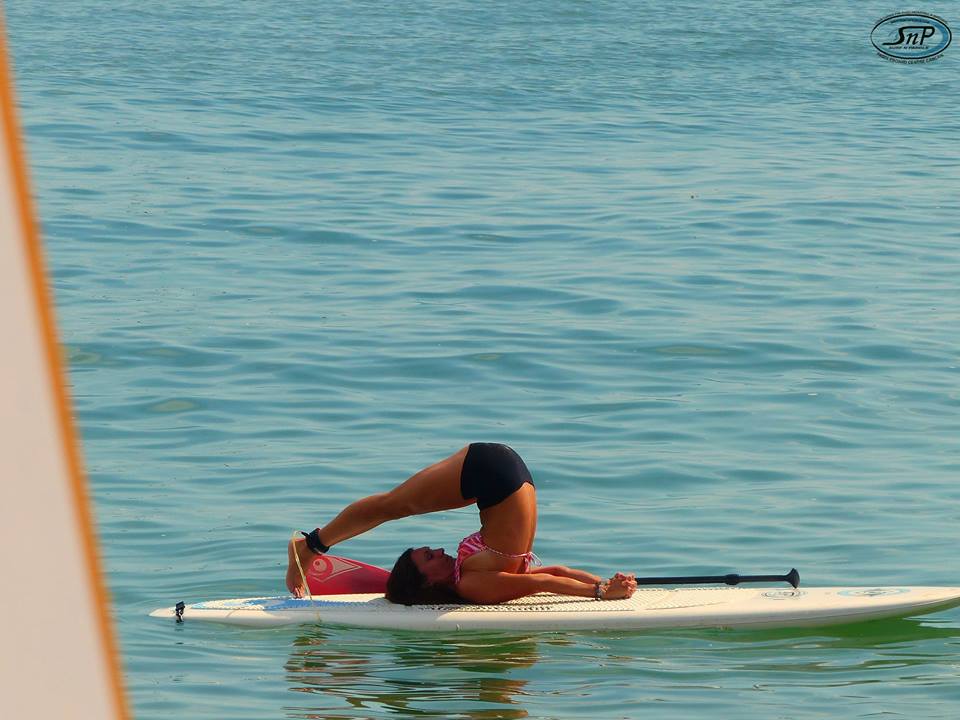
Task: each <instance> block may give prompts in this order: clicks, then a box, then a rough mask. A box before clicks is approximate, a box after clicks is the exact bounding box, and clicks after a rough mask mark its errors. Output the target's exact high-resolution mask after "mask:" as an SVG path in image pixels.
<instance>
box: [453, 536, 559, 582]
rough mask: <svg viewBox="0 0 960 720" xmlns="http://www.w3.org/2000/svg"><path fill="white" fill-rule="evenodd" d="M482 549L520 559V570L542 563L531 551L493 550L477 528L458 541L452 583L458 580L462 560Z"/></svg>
mask: <svg viewBox="0 0 960 720" xmlns="http://www.w3.org/2000/svg"><path fill="white" fill-rule="evenodd" d="M484 550H489V551H490V552H492V553H496V554H497V555H500V556H501V557H507V558H514V559H520V560H522V561H523V562H521V563H520V572H521V573H525V572H528V571H529V570H530V565H542V564H543V563H541V562H540V558H538V557H537V556H536V555H534V554H533V553H532V552H525V553H518V554H516V555H513V554H511V553H505V552H500V551H499V550H494V549H493V548H492V547H490V546H489V545H487V543H485V542H484V540H483V535H481V534H480V531H479V530H477V532H475V533H474V534H473V535H467V536H466V537H465V538H464V539H463V540H461V541H460V545H459V546H458V547H457V561H456V563H455V564H454V566H453V581H454V583H458V582H460V568H461V566H462V565H463V561H464V560H466V559H467V558H468V557H470V556H471V555H476V554H477V553H478V552H483V551H484Z"/></svg>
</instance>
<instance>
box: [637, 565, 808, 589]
mask: <svg viewBox="0 0 960 720" xmlns="http://www.w3.org/2000/svg"><path fill="white" fill-rule="evenodd" d="M754 582H785V583H790V585H792V586H793V587H795V588H796V587H799V585H800V573H798V572H797V569H796V568H793V569H792V570H791V571H790V572H788V573H787V574H786V575H737V574H736V573H730V574H729V575H690V576H685V577H646V578H640V577H638V578H637V585H710V584H714V583H723V584H725V585H739V584H740V583H754Z"/></svg>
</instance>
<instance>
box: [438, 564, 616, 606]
mask: <svg viewBox="0 0 960 720" xmlns="http://www.w3.org/2000/svg"><path fill="white" fill-rule="evenodd" d="M542 569H543V568H541V570H542ZM598 581H599V579H598ZM596 583H597V581H594V582H582V581H580V580H577V579H576V578H572V577H560V576H558V575H553V574H551V573H546V572H535V573H526V574H523V575H518V574H515V573H506V572H495V571H490V570H471V571H469V572H465V573H464V574H463V577H462V578H460V582H459V583H458V584H457V587H456V590H457V593H458V594H459V595H460V597H462V598H463V599H464V600H469V601H471V602H475V603H484V604H495V603H502V602H506V601H507V600H514V599H516V598H520V597H525V596H527V595H533V594H534V593H540V592H549V593H556V594H558V595H576V596H578V597H588V598H592V597H595V593H596V587H597V585H596ZM601 589H602V590H606V588H605V587H603V586H601Z"/></svg>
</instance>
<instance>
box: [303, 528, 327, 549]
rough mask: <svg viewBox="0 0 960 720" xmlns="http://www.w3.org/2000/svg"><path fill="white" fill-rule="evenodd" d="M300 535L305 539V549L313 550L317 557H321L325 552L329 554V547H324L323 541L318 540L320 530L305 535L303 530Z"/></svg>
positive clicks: (316, 529) (315, 529)
mask: <svg viewBox="0 0 960 720" xmlns="http://www.w3.org/2000/svg"><path fill="white" fill-rule="evenodd" d="M300 534H301V535H303V536H304V537H305V538H306V539H307V547H308V548H310V549H311V550H313V552H315V553H316V554H317V555H322V554H323V553H325V552H329V550H330V546H329V545H324V544H323V541H322V540H321V539H320V528H314V529H313V532H309V533H305V532H304V531H303V530H301V531H300Z"/></svg>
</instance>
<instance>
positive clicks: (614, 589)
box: [603, 573, 637, 600]
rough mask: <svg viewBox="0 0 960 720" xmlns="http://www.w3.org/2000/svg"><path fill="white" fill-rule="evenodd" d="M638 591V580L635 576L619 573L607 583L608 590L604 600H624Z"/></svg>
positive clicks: (604, 594)
mask: <svg viewBox="0 0 960 720" xmlns="http://www.w3.org/2000/svg"><path fill="white" fill-rule="evenodd" d="M636 590H637V580H636V578H635V577H634V576H633V575H624V574H623V573H617V574H616V575H614V576H613V577H612V578H610V579H609V580H608V581H607V590H606V592H605V593H603V599H604V600H623V599H624V598H628V597H630V596H631V595H633V593H635V592H636Z"/></svg>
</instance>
